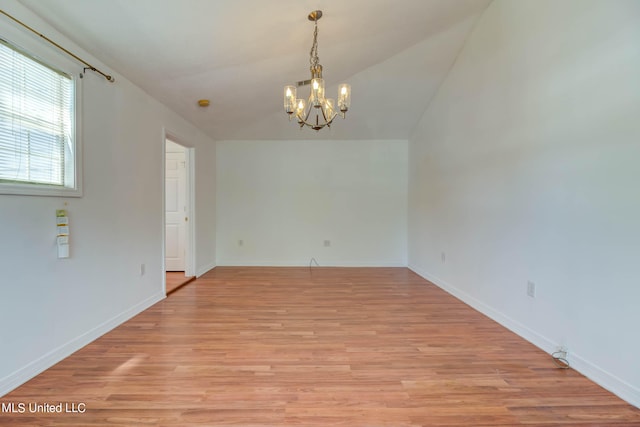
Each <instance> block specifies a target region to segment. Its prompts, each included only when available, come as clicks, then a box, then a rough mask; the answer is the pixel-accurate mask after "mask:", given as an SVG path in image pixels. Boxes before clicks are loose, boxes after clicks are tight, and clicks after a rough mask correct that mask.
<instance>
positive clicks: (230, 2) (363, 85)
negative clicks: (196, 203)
mask: <svg viewBox="0 0 640 427" xmlns="http://www.w3.org/2000/svg"><path fill="white" fill-rule="evenodd" d="M489 2H490V0H393V1H392V0H322V1H320V0H270V1H266V0H110V1H106V0H92V1H87V0H47V1H42V0H21V3H22V4H24V5H25V6H26V7H28V8H29V9H31V10H32V11H33V12H35V13H36V14H37V15H39V16H41V17H42V18H43V19H44V20H46V21H47V22H48V23H49V24H51V25H52V26H53V27H55V28H56V29H57V30H59V31H60V32H61V33H63V34H64V35H65V36H67V37H69V38H70V39H72V40H73V41H74V42H76V43H77V44H78V45H80V46H81V47H82V48H83V49H85V50H86V51H88V52H90V53H91V54H92V55H94V56H95V57H97V58H99V59H100V60H101V61H103V62H104V63H105V64H106V65H107V66H108V67H110V68H111V69H113V70H115V71H116V72H118V73H119V74H121V75H124V76H125V77H126V78H127V79H129V80H130V81H132V82H134V83H135V84H136V85H138V86H140V87H141V88H143V89H144V90H145V91H146V92H147V93H149V94H151V95H152V96H153V97H154V98H156V99H158V100H159V101H161V102H162V103H164V104H165V105H167V106H168V107H169V108H171V109H172V110H174V111H175V112H177V113H178V114H180V115H181V116H182V117H184V118H185V119H187V120H188V121H190V122H191V123H193V124H194V125H195V126H197V127H198V128H200V129H202V130H203V131H204V132H205V133H206V134H208V135H210V136H211V137H212V138H214V139H216V140H226V139H230V140H236V139H260V140H263V139H264V140H269V139H308V138H312V139H317V138H321V139H408V137H409V135H410V133H411V131H412V129H413V128H414V127H415V126H416V124H417V122H418V121H419V120H420V118H421V116H422V114H423V113H424V111H425V109H426V107H427V105H428V103H429V101H430V99H431V98H432V96H433V95H434V93H435V92H436V90H437V88H438V86H439V84H440V83H441V82H442V80H443V78H444V77H445V75H446V73H447V72H448V70H449V69H450V67H451V65H452V64H453V62H454V60H455V58H456V56H457V54H458V52H459V51H460V49H461V48H462V46H463V44H464V40H465V38H466V37H467V35H468V33H469V32H470V31H471V29H472V28H473V25H474V23H475V21H476V20H477V19H478V17H479V15H480V14H481V13H482V11H483V10H484V9H485V8H486V7H487V6H488V4H489ZM316 9H321V10H322V11H323V17H322V19H321V20H320V21H319V22H318V28H319V34H318V55H319V57H320V63H321V64H322V65H323V67H324V78H325V81H326V84H327V92H328V94H332V93H335V94H337V86H338V84H339V83H343V82H347V83H350V84H351V86H352V105H351V110H350V111H349V113H348V115H347V118H346V120H344V121H343V120H342V119H340V118H337V119H336V122H335V124H334V125H333V126H332V127H331V129H323V130H321V131H320V132H318V133H316V132H315V131H313V130H311V129H303V130H300V129H299V128H298V126H296V124H295V123H294V122H289V121H288V120H287V115H286V114H285V113H284V111H283V106H282V91H283V87H284V85H286V84H294V83H295V82H296V81H299V80H306V79H308V78H310V73H309V50H310V48H311V42H312V37H313V23H312V22H310V21H308V20H307V15H308V13H309V12H310V11H312V10H316ZM115 84H117V82H116V83H115ZM299 91H300V92H299V94H300V93H302V94H306V93H308V89H307V88H301V89H300V90H299ZM305 96H306V95H305ZM328 96H329V95H328ZM299 97H300V96H299ZM201 98H208V99H210V100H211V105H210V106H209V107H208V108H201V107H199V106H198V105H197V100H198V99H201Z"/></svg>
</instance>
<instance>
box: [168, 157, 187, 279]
mask: <svg viewBox="0 0 640 427" xmlns="http://www.w3.org/2000/svg"><path fill="white" fill-rule="evenodd" d="M172 151H173V150H172ZM186 182H187V176H186V169H185V153H184V150H183V151H182V152H170V151H169V150H167V153H166V172H165V210H166V223H165V265H166V270H167V271H184V270H185V239H186V225H185V222H186V221H188V217H187V200H186V192H187V188H186Z"/></svg>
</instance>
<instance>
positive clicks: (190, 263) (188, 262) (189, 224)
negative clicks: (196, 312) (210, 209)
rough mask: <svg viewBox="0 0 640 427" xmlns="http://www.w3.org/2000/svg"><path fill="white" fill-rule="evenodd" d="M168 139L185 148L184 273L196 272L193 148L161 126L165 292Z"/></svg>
mask: <svg viewBox="0 0 640 427" xmlns="http://www.w3.org/2000/svg"><path fill="white" fill-rule="evenodd" d="M167 139H170V140H171V141H173V142H175V143H176V144H178V145H181V146H183V147H184V149H185V156H184V158H185V176H186V187H187V188H186V198H187V200H186V205H187V217H188V218H189V220H188V221H186V224H185V245H184V246H185V259H184V268H185V269H184V274H185V276H187V277H191V276H195V275H196V273H195V271H196V263H195V260H196V245H195V242H196V239H195V204H196V197H195V196H196V194H195V182H196V179H195V148H194V147H193V146H191V145H189V144H188V143H187V141H186V140H185V139H184V138H181V137H180V136H179V135H176V134H175V133H174V132H171V131H170V130H168V129H166V128H164V127H163V128H162V180H161V182H162V289H163V292H164V293H165V295H166V293H167V280H166V279H167V277H166V271H167V265H166V259H165V257H166V252H167V248H166V233H165V227H166V223H167V215H166V197H167V194H166V191H167V189H166V183H165V179H166V163H167V150H166V148H167V145H166V141H167Z"/></svg>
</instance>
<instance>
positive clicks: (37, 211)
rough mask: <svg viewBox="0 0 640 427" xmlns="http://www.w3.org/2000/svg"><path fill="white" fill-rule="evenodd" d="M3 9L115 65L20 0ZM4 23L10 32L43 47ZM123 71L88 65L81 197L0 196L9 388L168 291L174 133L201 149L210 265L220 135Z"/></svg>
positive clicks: (1, 296) (206, 263)
mask: <svg viewBox="0 0 640 427" xmlns="http://www.w3.org/2000/svg"><path fill="white" fill-rule="evenodd" d="M2 8H3V9H4V10H6V11H7V12H8V13H11V14H12V15H14V16H16V17H17V18H18V19H21V20H23V21H25V22H28V23H29V24H31V25H32V26H33V27H35V28H37V29H38V30H39V31H40V32H43V33H46V34H47V35H48V36H49V37H51V38H52V39H55V40H56V41H57V42H59V43H61V44H62V45H64V46H65V47H67V48H68V49H70V50H71V51H73V52H74V53H77V54H79V55H80V56H82V57H84V58H87V59H88V60H89V61H90V62H92V63H94V64H95V65H96V66H98V67H99V68H104V69H105V70H108V68H107V67H104V66H103V65H102V64H100V62H99V61H98V60H96V59H95V58H92V57H91V56H90V55H88V54H86V53H85V52H83V51H82V50H81V49H80V48H78V47H77V46H75V45H74V44H73V43H71V42H70V41H69V40H66V39H65V38H64V37H63V36H61V35H60V34H58V33H56V31H54V30H53V29H52V28H50V27H49V26H47V25H46V24H45V23H44V22H43V21H42V20H41V19H39V18H38V17H37V16H35V15H33V14H31V13H30V12H29V11H27V10H26V9H24V8H23V7H22V6H21V5H19V4H18V3H17V2H15V1H12V0H9V1H5V2H3V6H2ZM7 22H9V21H8V20H3V22H2V28H1V30H0V33H1V34H2V35H3V36H4V37H7V38H9V39H10V40H13V41H15V42H20V44H22V45H27V46H28V45H33V46H40V48H42V46H43V45H42V43H43V42H42V41H40V40H38V39H39V38H38V37H37V36H35V35H30V34H26V33H24V32H23V31H22V30H20V29H18V27H17V26H13V25H11V24H7ZM47 49H48V48H47ZM77 70H78V72H80V71H82V65H78V66H77ZM115 77H116V83H113V84H112V83H109V82H107V81H106V80H104V79H103V78H102V77H100V76H99V75H96V74H94V73H91V72H89V73H87V74H86V76H85V78H84V79H83V80H82V84H83V94H84V96H83V105H82V108H83V135H82V138H83V143H84V196H83V197H82V198H64V199H63V198H57V197H37V196H7V195H0V235H1V236H2V241H3V243H2V244H0V271H1V275H0V281H1V285H0V325H2V328H1V329H0V348H1V349H2V350H1V351H0V395H3V394H5V393H6V392H8V391H9V390H11V389H12V388H14V387H16V386H18V385H20V384H21V383H23V382H24V381H26V380H28V379H29V378H31V377H32V376H34V375H36V374H37V373H39V372H41V371H42V370H44V369H46V368H47V367H49V366H50V365H52V364H53V363H55V362H57V361H58V360H61V359H62V358H64V357H66V356H68V355H69V354H71V353H72V352H73V351H75V350H77V349H78V348H80V347H82V346H83V345H85V344H87V343H88V342H90V341H91V340H93V339H95V338H96V337H98V336H99V335H101V334H103V333H104V332H106V331H108V330H110V329H111V328H113V327H115V326H116V325H118V324H119V323H121V322H122V321H124V320H126V319H127V318H129V317H131V316H132V315H135V314H137V313H138V312H140V311H142V310H143V309H145V308H147V307H148V306H149V305H151V304H153V303H154V302H156V301H158V300H160V299H162V298H163V297H164V294H163V268H162V262H163V259H162V247H163V242H162V230H163V227H164V224H163V219H162V218H163V209H164V206H163V204H162V201H163V191H162V189H163V184H162V182H163V169H164V164H163V152H164V131H165V130H166V131H167V132H171V134H173V135H177V136H179V137H180V141H181V142H182V141H184V142H185V143H188V144H191V146H193V147H195V150H196V154H197V155H196V158H197V162H196V182H197V189H196V192H197V202H196V221H197V222H196V234H197V236H198V240H197V242H196V257H197V258H196V265H197V269H199V270H204V269H206V268H207V267H210V266H213V263H214V260H215V247H214V243H213V241H214V239H215V228H214V227H215V225H214V220H213V216H214V213H215V202H214V197H215V183H214V179H215V172H214V167H215V143H214V142H213V141H211V140H210V139H209V138H207V137H205V136H204V135H203V134H202V133H201V132H199V131H198V130H196V129H195V128H194V127H193V126H191V125H190V124H188V123H187V122H185V121H184V120H183V119H181V118H179V117H178V116H176V115H175V114H174V113H172V112H170V111H169V110H168V109H167V108H165V107H164V106H163V105H161V104H159V103H158V102H156V101H155V100H153V99H151V98H150V97H149V96H148V95H146V94H145V93H144V92H142V91H141V90H140V89H139V88H137V87H135V86H133V85H132V84H131V83H129V82H128V81H127V80H126V79H125V78H123V77H122V76H119V75H117V74H116V75H115ZM61 208H65V209H67V210H68V213H69V222H70V231H71V233H70V234H71V258H69V259H61V260H59V259H57V257H56V247H55V235H56V229H55V211H56V209H61ZM140 264H145V269H146V273H145V274H144V275H141V274H140Z"/></svg>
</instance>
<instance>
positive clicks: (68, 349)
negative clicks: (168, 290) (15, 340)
mask: <svg viewBox="0 0 640 427" xmlns="http://www.w3.org/2000/svg"><path fill="white" fill-rule="evenodd" d="M164 298H166V297H165V295H164V294H163V293H157V294H155V295H153V296H152V297H149V298H147V299H146V300H144V301H142V302H140V303H138V304H136V305H134V306H133V307H131V308H129V309H128V310H126V311H124V312H122V313H120V314H118V315H117V316H115V317H112V318H111V319H109V320H107V321H106V322H104V323H102V324H100V325H98V326H96V327H95V328H93V329H91V330H90V331H87V332H85V333H84V334H82V335H80V336H78V337H76V338H74V339H72V340H71V341H69V342H68V343H66V344H63V345H61V346H60V347H58V348H56V349H54V350H52V351H50V352H49V353H47V354H45V355H44V356H42V357H40V358H39V359H36V360H34V361H33V362H30V363H28V364H27V365H25V366H24V367H22V368H20V369H18V370H17V371H15V372H13V373H12V374H9V375H7V376H6V377H4V378H2V379H0V397H2V396H4V395H5V394H7V393H9V392H10V391H12V390H13V389H15V388H17V387H19V386H20V385H22V384H24V383H26V382H27V381H29V380H30V379H32V378H33V377H35V376H36V375H38V374H40V373H42V372H43V371H45V370H47V369H49V368H50V367H52V366H53V365H55V364H56V363H58V362H60V361H61V360H63V359H65V358H67V357H69V356H70V355H71V354H73V353H75V352H76V351H78V350H80V349H81V348H82V347H84V346H86V345H87V344H89V343H91V342H92V341H94V340H96V339H97V338H100V337H101V336H102V335H104V334H106V333H107V332H109V331H111V330H112V329H114V328H115V327H117V326H119V325H121V324H122V323H124V322H126V321H127V320H129V319H131V318H132V317H133V316H135V315H137V314H139V313H141V312H142V311H144V310H146V309H147V308H149V307H151V306H152V305H153V304H155V303H157V302H159V301H161V300H163V299H164Z"/></svg>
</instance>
